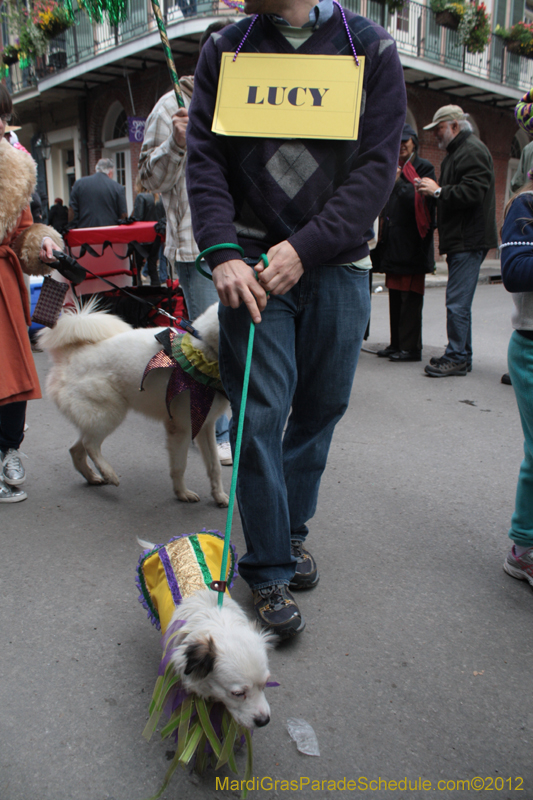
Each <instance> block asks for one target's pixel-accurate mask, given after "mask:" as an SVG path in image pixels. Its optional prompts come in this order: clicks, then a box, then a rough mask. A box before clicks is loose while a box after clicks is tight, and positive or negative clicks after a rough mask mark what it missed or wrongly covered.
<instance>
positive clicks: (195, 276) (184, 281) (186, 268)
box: [176, 261, 229, 444]
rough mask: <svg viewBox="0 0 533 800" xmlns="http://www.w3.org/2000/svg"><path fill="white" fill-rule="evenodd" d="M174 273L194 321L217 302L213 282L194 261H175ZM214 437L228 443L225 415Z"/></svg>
mask: <svg viewBox="0 0 533 800" xmlns="http://www.w3.org/2000/svg"><path fill="white" fill-rule="evenodd" d="M202 266H203V268H204V269H206V267H207V265H206V263H205V261H202ZM176 271H177V273H178V280H179V282H180V286H181V288H182V289H183V296H184V297H185V305H186V306H187V314H188V315H189V319H190V320H195V319H197V317H199V316H200V314H203V312H204V311H205V310H206V308H209V306H210V305H212V304H213V303H217V302H218V294H217V290H216V289H215V285H214V283H213V281H210V280H209V279H208V278H204V276H203V275H200V273H199V272H198V270H197V269H196V267H195V266H194V261H176ZM208 271H209V270H208ZM216 435H217V443H218V444H222V442H227V441H229V420H228V418H227V417H226V415H225V414H223V415H222V416H221V417H219V418H218V419H217V421H216Z"/></svg>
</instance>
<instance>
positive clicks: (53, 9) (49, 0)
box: [32, 0, 74, 39]
mask: <svg viewBox="0 0 533 800" xmlns="http://www.w3.org/2000/svg"><path fill="white" fill-rule="evenodd" d="M32 19H33V24H34V25H35V26H36V27H37V28H38V29H39V30H40V31H41V32H42V33H43V35H44V36H45V37H46V38H47V39H54V38H55V37H56V36H59V35H60V34H61V33H64V32H65V31H66V30H68V29H69V28H70V27H71V26H72V24H73V21H74V20H73V17H72V14H70V13H69V11H68V10H67V9H66V8H65V7H63V6H61V5H59V3H57V2H56V1H55V0H36V1H35V2H34V4H33V16H32Z"/></svg>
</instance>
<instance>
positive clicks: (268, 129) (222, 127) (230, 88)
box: [212, 53, 365, 139]
mask: <svg viewBox="0 0 533 800" xmlns="http://www.w3.org/2000/svg"><path fill="white" fill-rule="evenodd" d="M233 58H234V54H233V53H222V63H221V66H220V77H219V81H218V92H217V102H216V106H215V114H214V118H213V126H212V130H213V131H214V132H215V133H221V134H224V135H225V136H254V137H256V136H258V137H264V138H274V139H357V136H358V132H359V113H360V110H361V94H362V90H363V75H364V68H365V58H364V56H359V63H360V66H359V67H358V66H357V64H356V63H355V59H354V57H353V56H321V55H299V54H295V55H279V54H278V53H239V55H238V56H237V59H236V60H235V61H233Z"/></svg>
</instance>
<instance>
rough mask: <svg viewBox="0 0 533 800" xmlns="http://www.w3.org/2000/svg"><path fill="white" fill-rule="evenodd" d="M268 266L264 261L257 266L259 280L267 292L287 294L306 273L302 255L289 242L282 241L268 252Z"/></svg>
mask: <svg viewBox="0 0 533 800" xmlns="http://www.w3.org/2000/svg"><path fill="white" fill-rule="evenodd" d="M267 258H268V267H266V268H265V266H264V264H263V262H262V261H261V262H259V264H257V265H256V266H255V271H256V272H257V273H258V275H259V282H260V283H261V285H262V286H263V288H264V289H265V291H266V292H271V294H286V293H287V292H288V291H289V289H292V287H293V286H294V285H295V284H296V283H298V281H299V280H300V278H301V277H302V275H303V274H304V268H303V266H302V262H301V261H300V256H299V255H298V253H297V252H296V250H295V249H294V247H293V246H292V244H289V242H287V241H285V242H280V243H279V244H275V245H274V247H271V248H270V250H269V251H268V253H267Z"/></svg>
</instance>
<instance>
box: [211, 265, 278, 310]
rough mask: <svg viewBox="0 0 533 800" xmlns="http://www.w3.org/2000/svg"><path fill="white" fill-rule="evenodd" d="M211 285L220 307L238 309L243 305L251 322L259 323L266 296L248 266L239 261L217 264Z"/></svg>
mask: <svg viewBox="0 0 533 800" xmlns="http://www.w3.org/2000/svg"><path fill="white" fill-rule="evenodd" d="M213 283H214V284H215V288H216V290H217V292H218V296H219V297H220V302H221V303H222V305H224V306H231V308H238V307H239V306H240V304H241V303H245V304H246V307H247V308H248V311H249V312H250V316H251V318H252V320H253V321H254V322H255V323H256V324H257V323H259V322H261V311H263V310H264V308H265V306H266V304H267V296H266V292H265V290H264V289H263V287H262V286H261V284H260V283H259V281H258V280H257V279H256V277H255V275H254V271H253V269H252V268H251V267H249V266H248V264H245V263H244V261H240V260H239V259H232V260H231V261H225V262H224V263H223V264H219V265H218V266H216V267H215V268H214V270H213Z"/></svg>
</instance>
